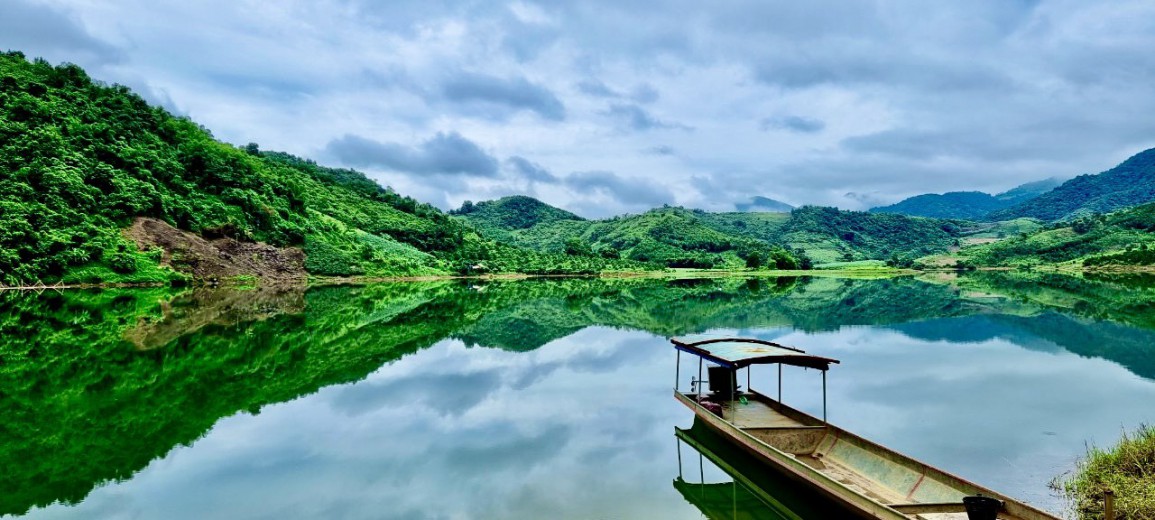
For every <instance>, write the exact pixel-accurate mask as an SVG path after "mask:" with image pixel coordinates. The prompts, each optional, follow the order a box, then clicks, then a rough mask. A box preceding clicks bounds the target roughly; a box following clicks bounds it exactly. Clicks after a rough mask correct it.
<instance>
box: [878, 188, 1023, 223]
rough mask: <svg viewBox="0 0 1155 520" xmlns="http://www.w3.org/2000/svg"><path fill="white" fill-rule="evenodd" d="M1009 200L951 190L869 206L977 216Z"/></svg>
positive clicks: (906, 212) (889, 210)
mask: <svg viewBox="0 0 1155 520" xmlns="http://www.w3.org/2000/svg"><path fill="white" fill-rule="evenodd" d="M1008 206H1010V204H1008V203H1006V202H1004V201H1002V200H999V199H997V198H995V196H994V195H991V194H989V193H983V192H981V191H952V192H949V193H943V194H942V195H939V194H934V193H928V194H925V195H918V196H914V197H910V198H908V199H904V200H901V201H899V202H897V203H895V204H891V205H889V206H879V207H876V208H870V212H871V213H899V214H902V215H910V216H914V217H932V218H957V219H966V220H978V219H981V218H983V217H984V216H985V215H986V214H987V213H990V212H992V211H995V210H999V209H1003V208H1006V207H1008Z"/></svg>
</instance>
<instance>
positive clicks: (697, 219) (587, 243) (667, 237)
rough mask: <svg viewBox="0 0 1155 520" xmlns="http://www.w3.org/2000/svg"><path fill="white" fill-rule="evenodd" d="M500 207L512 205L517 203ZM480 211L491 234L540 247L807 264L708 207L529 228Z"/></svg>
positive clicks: (710, 262)
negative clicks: (711, 219) (722, 226)
mask: <svg viewBox="0 0 1155 520" xmlns="http://www.w3.org/2000/svg"><path fill="white" fill-rule="evenodd" d="M502 200H503V201H504V200H507V199H502ZM497 202H501V201H497ZM535 202H536V204H533V205H532V206H530V207H531V208H532V211H534V212H538V213H546V212H545V211H543V210H541V209H540V206H539V205H542V206H544V204H543V203H541V202H537V201H535ZM491 204H496V203H478V204H476V205H475V207H478V206H483V205H484V206H485V207H489V206H490V205H491ZM501 207H502V208H503V209H506V210H510V208H512V207H513V206H511V205H508V204H504V205H502V206H501ZM546 207H549V206H546ZM554 209H555V210H556V208H554ZM556 211H561V210H556ZM479 213H481V212H471V213H466V214H465V215H464V216H465V218H466V219H468V220H469V221H470V222H471V223H475V225H477V226H478V227H479V228H481V229H484V230H487V232H488V233H489V234H491V235H492V236H495V237H499V238H501V239H503V240H506V241H508V242H509V243H511V244H514V245H517V246H521V247H526V248H532V249H536V250H539V251H546V252H566V253H568V254H571V255H579V256H580V255H589V256H597V257H604V258H618V257H621V258H626V259H630V260H634V261H636V262H645V263H650V264H655V265H660V266H665V267H689V268H701V269H710V268H725V269H741V268H747V267H748V266H749V261H748V259H749V258H750V256H751V255H755V254H756V255H757V258H758V264H759V266H760V267H761V266H765V267H769V268H773V269H796V268H799V267H800V266H801V265H802V259H800V258H799V257H798V256H797V255H795V254H793V253H792V252H791V251H787V250H785V249H783V248H781V247H778V246H775V245H772V243H770V242H767V241H764V240H758V239H754V238H751V237H745V236H741V235H734V234H730V233H726V232H725V231H720V230H718V229H715V228H714V227H712V226H710V225H708V224H707V223H706V222H705V221H704V220H703V216H705V215H706V214H705V213H704V212H700V211H689V210H685V209H682V208H659V209H655V210H652V211H648V212H646V213H643V214H641V215H629V216H624V217H614V218H610V219H606V220H593V221H590V220H575V219H569V218H564V219H558V218H554V219H548V220H545V221H543V222H541V223H539V224H536V225H531V226H529V227H525V228H514V227H511V226H505V227H500V226H501V224H500V222H498V221H496V220H495V219H492V218H489V217H488V216H487V215H485V214H480V215H479ZM534 218H535V217H533V216H532V215H531V216H526V217H523V218H512V217H510V218H507V219H506V220H507V221H514V222H530V221H533V220H534Z"/></svg>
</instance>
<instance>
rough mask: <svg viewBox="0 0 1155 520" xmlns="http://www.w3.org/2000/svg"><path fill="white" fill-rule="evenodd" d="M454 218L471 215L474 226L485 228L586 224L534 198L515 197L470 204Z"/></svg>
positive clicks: (459, 210) (562, 210) (455, 211)
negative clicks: (567, 222) (571, 221)
mask: <svg viewBox="0 0 1155 520" xmlns="http://www.w3.org/2000/svg"><path fill="white" fill-rule="evenodd" d="M449 213H450V214H451V215H469V220H470V222H473V223H474V224H475V225H477V226H479V227H482V228H485V229H491V228H498V229H504V230H509V229H525V228H528V227H533V226H536V225H538V224H548V223H550V222H556V221H559V220H585V219H584V218H581V217H579V216H577V215H575V214H573V213H570V212H568V211H566V210H564V209H561V208H555V207H553V206H550V205H549V204H546V203H544V202H542V201H540V200H537V199H535V198H533V197H527V196H525V195H513V196H510V197H502V198H500V199H497V200H490V201H483V202H478V203H477V204H474V203H472V202H469V201H466V202H465V204H463V205H462V206H461V208H460V209H457V210H454V211H450V212H449Z"/></svg>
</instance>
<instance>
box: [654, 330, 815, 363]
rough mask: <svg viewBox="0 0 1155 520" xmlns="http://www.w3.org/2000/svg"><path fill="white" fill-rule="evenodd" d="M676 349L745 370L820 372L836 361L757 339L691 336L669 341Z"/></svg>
mask: <svg viewBox="0 0 1155 520" xmlns="http://www.w3.org/2000/svg"><path fill="white" fill-rule="evenodd" d="M670 343H673V344H674V348H676V349H678V350H681V351H684V352H689V353H691V354H694V355H697V356H701V357H702V358H704V359H708V360H710V361H712V362H714V363H717V364H719V365H722V366H725V367H730V368H735V369H737V368H742V367H747V366H750V365H760V364H772V363H781V364H783V365H794V366H799V367H806V368H815V369H818V370H830V364H831V363H838V360H837V359H832V358H828V357H822V356H814V355H810V354H807V353H806V352H805V351H804V350H801V349H797V348H794V347H788V346H786V345H780V344H778V343H774V342H773V341H766V340H763V339H757V338H723V337H706V336H692V337H681V338H670Z"/></svg>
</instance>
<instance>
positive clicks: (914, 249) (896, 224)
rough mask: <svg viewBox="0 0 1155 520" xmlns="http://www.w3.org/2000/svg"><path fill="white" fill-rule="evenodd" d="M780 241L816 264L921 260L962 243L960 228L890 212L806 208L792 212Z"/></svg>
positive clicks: (781, 233)
mask: <svg viewBox="0 0 1155 520" xmlns="http://www.w3.org/2000/svg"><path fill="white" fill-rule="evenodd" d="M778 233H779V234H778V235H777V236H775V237H774V238H776V239H777V240H778V241H780V242H781V243H786V244H790V245H791V246H792V247H794V248H795V249H800V250H803V251H804V252H805V254H806V256H809V257H811V258H813V259H814V261H815V263H828V262H850V261H855V260H872V259H873V260H887V259H891V258H893V257H897V258H901V259H908V258H911V259H912V258H917V257H919V256H923V255H926V254H930V253H933V252H937V251H945V250H946V249H947V248H948V247H950V246H952V245H954V244H956V243H957V241H958V238H959V236H960V234H961V228H960V227H959V225H958V224H956V223H953V222H949V221H943V220H936V219H927V218H919V217H908V216H905V215H895V214H886V213H866V212H861V211H842V210H838V209H835V208H822V207H815V206H807V207H802V208H799V209H796V210H794V211H793V212H791V213H790V220H788V221H787V222H786V224H785V225H784V226H783V227H782V228H781V229H780V230H779V231H778Z"/></svg>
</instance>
